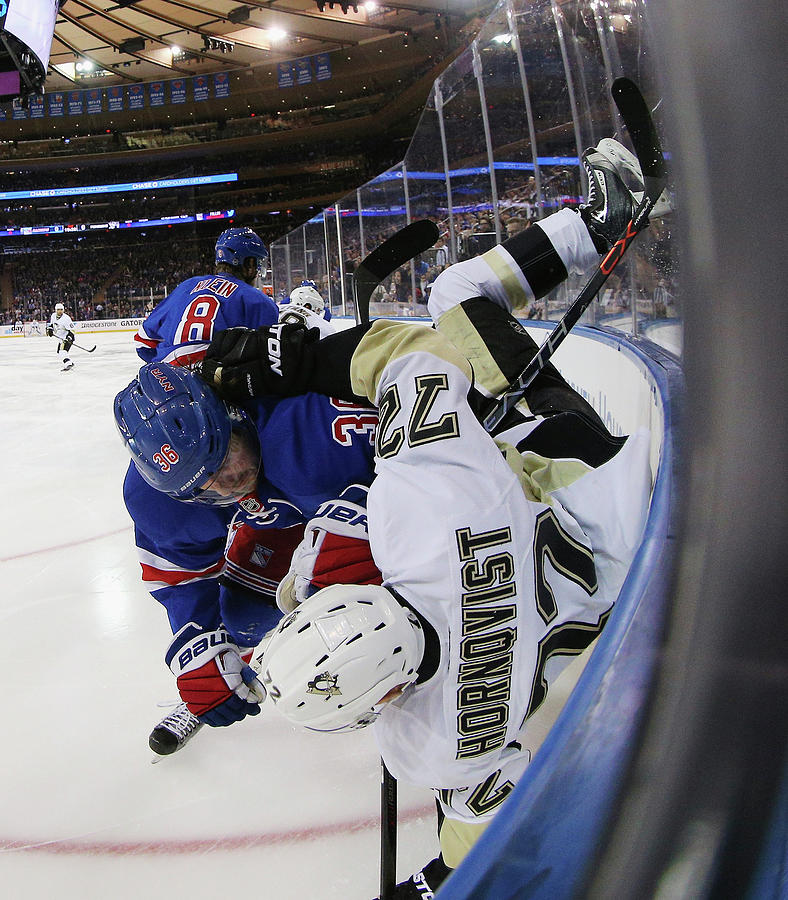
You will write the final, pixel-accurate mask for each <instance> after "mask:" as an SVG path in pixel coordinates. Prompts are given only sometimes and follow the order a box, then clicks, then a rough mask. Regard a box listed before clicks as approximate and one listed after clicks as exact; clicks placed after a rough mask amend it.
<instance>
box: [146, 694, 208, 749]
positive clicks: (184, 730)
mask: <svg viewBox="0 0 788 900" xmlns="http://www.w3.org/2000/svg"><path fill="white" fill-rule="evenodd" d="M202 726H203V723H202V722H201V721H200V720H199V719H198V718H197V716H193V715H192V714H191V713H190V712H189V710H188V709H187V708H186V704H185V703H179V704H178V705H177V706H176V707H175V709H173V711H172V712H171V713H169V715H166V716H165V717H164V718H163V719H162V720H161V722H159V724H158V725H157V726H156V727H155V728H154V729H153V731H151V733H150V737H149V738H148V746H149V747H150V748H151V750H153V752H154V753H157V754H158V755H159V756H169V755H170V754H171V753H175V751H176V750H180V749H181V747H183V745H184V744H185V743H186V742H187V741H189V740H191V738H192V737H194V735H195V734H197V732H198V731H199V730H200V729H201V728H202Z"/></svg>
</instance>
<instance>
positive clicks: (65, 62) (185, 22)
mask: <svg viewBox="0 0 788 900" xmlns="http://www.w3.org/2000/svg"><path fill="white" fill-rule="evenodd" d="M491 5H492V4H491V3H490V2H489V0H487V2H481V0H409V2H404V3H400V2H392V3H386V4H385V5H383V4H378V3H364V2H362V0H359V2H358V3H357V4H353V3H346V2H345V0H342V2H339V0H334V2H333V3H332V2H330V0H325V2H323V0H262V2H261V0H249V2H245V3H239V2H238V0H202V2H200V0H119V2H113V0H65V2H64V3H63V5H62V7H61V9H60V12H59V14H58V17H57V21H56V24H55V33H54V37H53V40H52V47H51V52H50V60H49V72H48V74H47V79H46V90H47V91H52V90H68V89H72V88H73V87H74V86H78V87H81V88H89V87H92V86H98V85H102V86H103V85H107V84H131V83H135V82H147V81H156V80H159V79H167V78H177V77H181V76H185V75H199V74H207V73H211V72H219V71H227V70H239V69H247V70H251V71H254V69H255V67H258V66H266V67H270V66H271V65H275V64H276V63H277V62H281V61H286V60H293V59H297V58H299V57H305V56H311V55H314V54H320V53H330V52H332V51H336V50H340V49H351V48H355V47H359V46H360V45H366V44H370V43H371V42H376V41H381V40H383V39H389V40H390V39H391V38H392V36H399V37H400V38H401V40H402V42H403V44H406V45H407V43H408V42H409V41H412V40H413V39H414V36H415V39H416V40H418V39H419V36H424V35H425V33H429V32H436V31H440V30H441V29H445V30H447V31H452V30H454V29H460V28H462V27H463V26H465V25H467V23H468V20H469V19H470V18H472V17H473V16H474V15H475V14H477V13H478V12H481V11H485V10H489V9H490V7H491Z"/></svg>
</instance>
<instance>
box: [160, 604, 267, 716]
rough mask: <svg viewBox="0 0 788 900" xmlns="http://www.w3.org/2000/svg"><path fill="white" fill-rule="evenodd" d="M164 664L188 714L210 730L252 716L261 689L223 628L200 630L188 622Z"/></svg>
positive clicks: (176, 638)
mask: <svg viewBox="0 0 788 900" xmlns="http://www.w3.org/2000/svg"><path fill="white" fill-rule="evenodd" d="M165 659H166V662H167V665H168V666H169V667H170V669H171V671H172V673H173V675H175V677H176V679H177V681H178V691H179V692H180V695H181V698H182V699H183V702H184V703H185V704H186V706H187V708H188V710H189V712H190V713H192V715H195V716H197V718H198V719H199V720H200V721H201V722H205V723H206V724H207V725H212V726H214V727H218V726H223V725H232V724H233V722H240V721H241V719H243V718H245V717H246V716H256V715H257V714H258V713H259V712H260V703H261V702H262V701H263V700H264V699H265V688H264V687H263V685H262V684H261V683H260V681H258V679H257V676H256V675H255V672H254V670H253V669H252V668H251V667H250V666H248V665H246V663H245V662H244V661H243V659H242V658H241V651H240V648H239V647H237V646H236V645H235V644H234V643H232V641H231V640H230V636H229V635H228V633H227V631H226V630H225V629H224V628H218V629H217V630H216V631H204V630H202V629H201V628H200V627H199V626H197V625H195V624H194V623H193V622H190V623H189V624H188V625H184V626H183V628H181V630H180V631H179V632H178V633H177V634H176V635H175V637H174V638H173V640H172V643H171V644H170V646H169V648H168V650H167V654H166V657H165Z"/></svg>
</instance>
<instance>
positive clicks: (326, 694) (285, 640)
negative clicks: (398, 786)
mask: <svg viewBox="0 0 788 900" xmlns="http://www.w3.org/2000/svg"><path fill="white" fill-rule="evenodd" d="M605 143H606V142H603V145H604V144H605ZM610 143H611V142H607V146H603V145H600V147H599V148H597V149H596V150H591V151H587V152H586V154H584V159H583V163H584V166H585V168H586V172H587V174H588V176H589V183H590V190H589V200H588V203H587V204H586V205H585V206H584V207H583V208H581V210H580V211H579V213H578V212H574V211H570V210H565V211H562V212H560V213H558V214H556V215H554V216H551V217H549V218H548V219H546V220H543V221H542V222H540V223H539V224H538V225H536V226H533V227H532V228H530V229H528V230H527V231H525V232H522V233H521V234H519V235H516V236H515V237H513V238H512V239H510V240H507V241H506V242H505V243H504V244H503V245H501V246H499V247H496V248H493V249H492V250H491V251H488V252H487V253H485V254H483V255H482V256H480V257H477V258H475V259H472V260H468V261H465V262H462V263H459V264H457V265H455V266H452V267H450V268H449V269H448V270H446V271H445V272H444V273H442V274H441V276H440V277H439V278H438V279H437V280H436V282H435V285H434V287H433V290H432V293H431V296H430V307H429V308H430V312H431V313H432V315H433V318H434V319H435V320H436V322H437V325H438V328H439V330H440V332H442V335H443V336H441V335H439V334H435V333H434V332H429V331H427V330H426V329H423V328H422V329H421V330H420V333H417V332H416V331H413V328H414V327H415V328H418V326H411V327H409V326H402V325H395V324H393V323H384V322H376V323H374V324H373V326H372V328H371V329H370V330H369V331H368V332H367V331H366V329H364V328H360V329H358V332H359V333H358V335H356V337H355V340H356V341H357V345H356V346H355V352H353V356H352V361H351V364H350V382H351V389H352V392H353V393H354V394H355V395H356V396H364V397H366V398H367V399H368V400H370V401H373V402H375V403H376V404H377V405H379V408H380V415H381V423H380V429H379V433H378V443H377V452H378V462H377V467H376V471H377V477H376V480H375V482H373V486H372V488H371V490H370V494H369V506H368V511H367V510H365V509H364V508H363V506H362V505H361V504H360V503H359V500H360V499H361V498H360V494H359V492H358V490H357V489H353V491H352V492H351V493H348V494H346V495H345V496H343V497H342V498H338V500H337V502H336V503H335V504H326V505H324V507H323V508H322V509H321V510H320V512H319V513H318V516H317V517H316V519H315V520H314V521H313V522H312V523H311V524H310V525H309V526H308V527H307V532H306V538H305V541H304V543H303V544H302V547H301V549H300V551H297V552H296V554H295V555H294V560H293V567H292V569H291V574H290V576H289V578H288V579H286V580H285V581H284V582H283V586H282V587H281V589H280V601H281V605H282V607H283V608H284V609H290V610H293V609H294V610H295V612H294V613H293V615H292V616H288V617H287V618H286V619H285V620H284V621H283V623H282V625H281V626H280V629H279V630H278V633H277V634H276V635H275V636H274V639H273V640H272V642H271V644H270V645H269V647H268V650H267V651H266V654H265V657H264V660H263V674H264V678H266V680H267V682H268V687H269V692H270V696H271V697H272V699H273V700H274V701H275V702H276V705H277V706H278V707H279V708H280V709H281V710H282V711H283V712H284V714H285V715H286V716H287V717H288V718H289V719H291V721H294V722H301V723H302V724H306V725H307V726H308V727H312V728H316V729H318V730H327V731H333V730H344V729H346V728H348V727H360V726H361V725H363V724H366V723H368V722H372V721H374V723H375V725H374V727H375V731H376V736H377V738H378V741H379V744H380V748H381V751H382V755H383V756H384V759H385V760H386V763H387V765H388V766H389V769H390V770H391V771H392V772H393V774H395V775H396V776H398V777H402V778H404V779H406V780H408V781H412V782H416V783H419V784H424V785H427V786H429V787H432V788H434V789H435V790H436V793H437V794H438V797H439V801H440V805H441V809H442V814H443V816H444V817H445V818H444V819H443V822H442V826H441V846H442V856H441V857H439V858H438V859H436V860H433V861H432V862H431V863H430V864H429V865H428V866H426V867H425V868H424V870H423V872H421V873H419V874H418V875H417V876H414V878H413V879H411V880H410V881H409V882H406V883H404V884H402V885H399V886H398V888H397V893H396V896H397V898H407V897H414V898H415V897H421V896H424V892H425V890H427V891H434V890H435V889H437V886H438V884H439V883H440V882H441V881H442V880H443V878H445V877H446V875H447V873H448V872H449V871H450V868H451V867H453V866H455V865H456V864H457V863H458V862H459V860H460V859H461V858H462V856H463V855H464V853H465V852H467V849H468V848H469V847H470V846H471V845H472V843H473V842H474V840H475V839H476V838H477V837H478V835H479V833H480V832H481V830H482V829H483V828H484V827H485V825H486V824H487V822H488V821H489V819H490V818H491V817H492V816H493V815H494V814H495V812H496V811H497V810H498V808H499V807H500V804H501V803H502V802H503V800H504V799H505V797H506V796H508V795H509V793H511V790H512V789H513V786H514V784H516V782H517V780H518V778H519V777H520V776H521V774H522V772H523V771H524V769H525V767H526V766H527V764H528V762H529V760H530V754H529V752H528V749H527V747H524V746H521V745H520V743H519V741H518V737H520V736H521V735H520V729H521V728H522V725H523V724H524V722H525V721H526V720H527V719H528V718H529V716H530V715H531V714H532V713H533V712H534V711H535V709H536V708H537V707H538V706H539V705H540V703H541V702H542V700H543V699H544V697H545V695H546V693H547V690H548V688H549V687H550V685H551V684H552V683H553V682H554V680H555V677H556V675H557V674H558V672H559V671H560V669H561V668H562V665H563V664H564V663H565V662H566V660H567V658H568V657H570V656H572V655H575V654H577V653H579V652H580V651H581V650H582V649H583V647H585V646H587V645H588V644H589V643H590V642H591V641H592V640H593V639H594V637H595V636H596V635H597V634H598V633H599V632H600V630H601V628H602V627H603V625H604V623H605V621H606V620H607V617H608V615H609V613H610V609H611V607H612V605H613V603H614V601H615V599H616V596H617V594H618V590H619V588H620V586H621V583H622V582H623V579H624V576H625V574H626V571H627V569H628V566H629V564H630V562H631V559H632V556H633V554H634V551H635V549H636V547H637V543H638V541H639V538H640V533H641V530H642V526H643V522H644V519H645V512H646V508H647V503H648V496H649V491H650V486H651V479H650V472H649V466H648V440H647V437H646V436H645V435H643V434H639V435H635V436H633V437H630V438H629V439H625V438H616V437H613V436H612V435H610V434H609V432H607V430H606V429H605V427H604V425H603V424H602V422H601V421H600V420H599V417H598V416H597V415H596V414H595V413H594V411H593V410H592V409H591V408H590V407H589V406H588V404H587V403H586V402H585V401H584V400H583V399H582V398H581V397H580V396H579V395H577V394H576V393H575V392H574V391H572V390H571V389H570V388H569V387H568V385H567V384H566V382H565V381H564V380H563V379H562V378H561V376H560V374H559V373H558V372H557V370H555V369H554V367H553V366H552V365H549V364H548V366H547V367H546V368H545V370H544V371H543V372H542V373H541V374H540V376H539V377H538V378H537V380H536V381H535V382H534V384H533V385H532V386H531V387H530V388H529V389H528V391H527V392H526V395H525V400H524V401H523V402H522V403H521V404H519V405H518V407H519V408H518V409H517V410H516V411H513V413H512V414H510V415H509V417H507V419H506V420H504V422H503V423H502V425H501V430H500V431H499V432H498V434H497V436H496V441H497V446H496V443H495V442H493V440H492V439H491V438H490V437H489V436H488V435H486V434H485V433H484V431H483V429H482V428H481V426H480V425H479V424H478V418H477V416H478V414H479V413H480V411H481V412H483V410H484V405H485V403H486V404H489V403H490V402H492V399H493V398H494V397H496V396H497V395H498V394H499V393H500V392H501V391H502V390H504V389H505V388H506V387H507V386H508V384H509V383H510V382H511V381H512V380H513V378H514V377H515V376H516V375H518V374H519V372H520V371H521V370H522V369H523V368H524V366H525V365H526V364H527V363H528V362H529V361H530V359H531V358H532V356H533V355H534V353H535V352H536V345H535V344H534V342H533V341H532V340H531V339H530V338H529V337H528V335H527V334H526V333H525V332H524V330H523V329H522V327H521V326H519V324H518V323H517V321H516V320H515V319H513V317H512V316H511V310H512V308H513V307H519V306H522V305H524V303H525V304H527V303H528V302H529V301H533V300H534V299H535V298H539V297H541V296H544V295H545V294H546V293H547V292H548V291H549V290H551V289H552V288H553V287H555V286H556V285H557V284H558V283H559V282H560V281H561V280H562V279H563V278H565V277H566V276H567V274H568V273H569V272H571V271H574V272H581V271H583V270H584V269H586V268H587V267H589V266H591V265H594V264H596V263H598V260H599V254H600V253H604V252H606V251H607V250H608V249H609V247H610V246H611V245H612V243H613V242H614V241H615V240H616V238H617V237H618V236H619V234H620V233H621V231H622V230H623V228H624V227H625V225H626V223H627V222H628V221H629V219H630V218H631V214H632V209H633V204H634V202H635V200H636V198H634V197H633V195H632V193H631V192H630V191H629V190H628V189H627V188H626V186H625V185H624V182H623V180H622V179H621V177H620V170H621V169H626V170H627V171H630V173H631V174H636V173H635V172H633V171H632V168H631V166H632V160H633V158H632V157H631V155H628V154H626V151H624V149H623V148H620V145H617V146H615V147H611V146H610ZM619 148H620V150H619ZM603 150H604V151H605V152H602V151H603ZM622 151H623V152H622ZM662 211H663V212H664V207H663V209H662ZM403 327H405V328H406V329H408V330H407V332H401V331H398V329H401V328H403ZM353 330H354V329H351V331H353ZM445 337H448V338H450V340H451V344H450V343H448V342H447V341H446V340H445ZM353 339H354V338H353V336H352V335H350V334H349V333H347V332H345V333H343V335H342V336H341V337H340V336H339V335H338V336H337V337H336V338H329V339H327V340H326V341H320V342H319V343H315V342H312V343H307V342H302V343H298V342H294V343H293V348H294V351H295V352H294V353H293V355H292V358H291V359H289V360H285V357H284V355H282V357H281V358H279V359H278V360H277V364H278V369H279V370H278V371H277V372H273V371H272V366H271V361H270V360H269V359H267V358H266V357H265V354H264V353H259V354H258V356H259V358H258V365H257V367H255V366H254V364H253V362H252V360H251V358H250V357H244V355H243V354H240V355H239V354H236V355H235V356H234V357H233V359H232V362H233V364H235V365H237V366H238V372H237V373H236V372H234V371H233V368H232V366H226V365H225V366H224V371H222V367H221V363H222V352H223V351H225V350H226V349H227V348H228V346H232V345H233V342H232V341H229V340H227V339H225V338H222V336H220V337H219V340H218V341H217V345H216V348H215V349H216V351H217V352H216V358H217V360H218V362H217V363H214V364H213V365H214V370H213V374H214V382H215V383H216V384H220V385H221V384H224V385H225V386H226V387H227V388H228V390H229V392H230V396H238V394H235V393H233V392H234V391H239V390H241V389H244V388H245V389H250V388H251V389H252V391H254V390H260V391H261V392H270V391H274V392H278V391H282V392H283V393H287V392H289V391H292V390H298V389H304V388H305V387H306V386H309V387H310V388H311V389H313V390H320V387H319V382H320V377H321V373H325V372H326V371H329V370H330V368H329V366H328V363H329V362H331V352H330V350H331V349H332V348H333V347H339V349H340V351H341V350H343V349H344V350H347V349H348V347H349V346H350V345H351V343H352V340H353ZM337 342H339V343H337ZM253 344H254V342H251V343H250V350H251V349H253ZM222 345H224V346H222ZM452 345H454V346H452ZM235 346H236V348H237V346H238V345H237V343H236V344H235ZM456 348H460V349H461V351H462V352H461V353H458V352H457V349H456ZM211 356H212V353H211V350H209V353H208V357H209V358H210V357H211ZM468 359H470V360H471V362H472V366H473V368H472V370H471V368H470V367H469V366H468V362H467V360H468ZM228 361H229V360H228ZM304 370H306V371H307V372H308V373H314V374H313V375H307V376H304V375H303V372H304ZM211 371H212V370H210V369H209V372H208V374H209V375H210V374H211ZM334 371H336V369H334ZM471 371H473V378H471ZM472 388H473V390H472ZM468 396H470V397H471V398H473V399H474V409H473V410H472V409H471V406H469V404H468V401H467V398H468ZM474 411H475V412H476V413H477V415H474ZM367 519H368V520H369V536H370V545H369V546H370V547H371V556H370V557H369V558H368V562H367V565H366V566H365V565H364V564H363V563H362V562H361V561H360V560H361V558H362V557H363V552H362V550H360V549H359V548H360V547H362V546H363V543H364V539H365V525H366V522H367ZM354 542H355V543H354ZM348 548H350V549H348ZM332 567H334V568H335V569H336V571H337V572H338V573H339V577H337V578H335V579H332V577H331V575H330V570H331V568H332ZM316 573H319V577H316ZM350 574H352V575H353V576H354V577H352V578H351V577H346V580H348V581H350V580H352V581H353V582H354V583H355V584H354V586H353V587H344V586H342V587H338V586H336V585H337V584H341V583H342V575H345V576H349V575H350ZM359 576H360V577H359ZM358 581H362V582H364V583H367V584H374V583H375V582H378V583H379V582H381V581H382V587H366V588H359V587H358V584H357V583H358ZM332 584H333V585H334V586H331V587H328V588H327V589H325V590H322V591H320V593H316V594H314V596H311V597H310V593H311V592H312V591H315V590H316V589H319V588H325V587H326V585H332ZM307 597H308V598H309V599H306V598H307ZM301 601H305V602H303V605H301V606H298V605H297V604H298V603H299V602H301ZM312 642H314V643H312ZM315 664H316V665H315ZM310 667H312V668H310ZM385 701H390V702H385ZM447 864H448V866H447Z"/></svg>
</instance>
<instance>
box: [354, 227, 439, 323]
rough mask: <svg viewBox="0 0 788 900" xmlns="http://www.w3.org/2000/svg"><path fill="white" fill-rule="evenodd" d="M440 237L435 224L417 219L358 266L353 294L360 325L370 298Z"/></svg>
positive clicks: (366, 318) (365, 318)
mask: <svg viewBox="0 0 788 900" xmlns="http://www.w3.org/2000/svg"><path fill="white" fill-rule="evenodd" d="M439 235H440V232H439V230H438V226H437V225H436V224H435V223H434V222H432V221H430V220H429V219H417V220H416V221H415V222H411V223H410V225H406V226H405V227H404V228H401V229H400V230H399V231H398V232H397V233H396V234H393V235H392V236H391V237H390V238H389V239H388V240H387V241H384V242H383V243H382V244H381V245H380V246H379V247H377V248H376V249H375V250H373V251H372V253H370V254H369V255H368V256H366V257H365V258H364V259H363V260H362V261H361V262H360V263H359V264H358V266H357V267H356V271H355V272H354V273H353V290H354V294H355V299H356V310H357V311H358V315H359V317H360V319H361V321H362V322H368V321H369V298H370V297H371V296H372V292H373V291H374V290H375V288H376V287H377V286H378V285H379V284H380V282H381V281H383V279H384V278H387V277H388V276H389V275H390V274H391V273H392V272H394V271H395V270H396V269H398V268H399V267H400V266H404V265H405V263H406V262H409V261H410V260H411V259H413V257H414V256H417V255H418V254H419V253H423V252H424V251H425V250H429V249H430V247H432V245H433V244H434V243H435V241H437V240H438V237H439Z"/></svg>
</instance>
